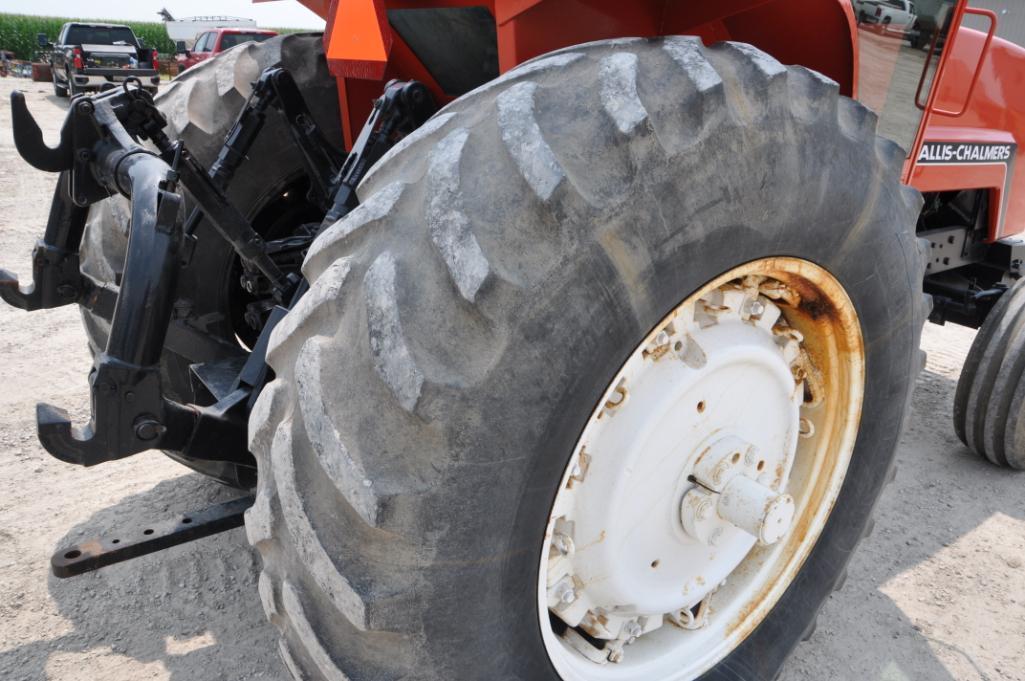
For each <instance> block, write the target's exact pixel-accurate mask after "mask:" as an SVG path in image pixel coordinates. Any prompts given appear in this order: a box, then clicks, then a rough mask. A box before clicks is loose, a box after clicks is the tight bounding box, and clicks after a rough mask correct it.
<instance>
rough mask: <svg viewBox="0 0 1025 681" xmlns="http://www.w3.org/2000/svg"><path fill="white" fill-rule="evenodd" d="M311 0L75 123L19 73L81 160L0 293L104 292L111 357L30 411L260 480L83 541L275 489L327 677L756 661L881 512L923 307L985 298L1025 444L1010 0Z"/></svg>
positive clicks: (91, 444) (292, 627)
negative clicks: (863, 9) (85, 386)
mask: <svg viewBox="0 0 1025 681" xmlns="http://www.w3.org/2000/svg"><path fill="white" fill-rule="evenodd" d="M305 4H306V5H308V6H310V7H317V8H319V9H320V11H321V13H322V16H323V17H324V18H325V19H327V20H328V25H329V26H330V27H331V29H330V30H329V31H328V33H327V34H326V35H325V36H319V35H309V34H306V35H290V36H279V37H277V38H271V39H269V40H266V41H264V42H263V43H260V44H253V43H250V44H247V45H243V46H239V47H237V48H235V50H234V51H232V52H229V53H227V54H223V55H222V56H220V57H215V59H217V60H218V61H216V62H214V64H213V65H212V66H213V67H212V68H197V69H193V70H190V71H187V72H186V73H185V74H183V75H182V76H181V77H180V79H179V80H178V82H177V85H176V87H175V88H173V89H171V90H169V91H168V92H167V93H166V95H165V96H164V97H161V98H160V99H159V101H156V102H155V101H153V100H152V99H151V98H149V97H148V96H147V95H146V93H140V92H138V91H134V90H125V91H123V90H121V89H118V90H114V91H111V92H107V93H103V94H100V95H96V96H93V97H90V98H82V99H80V100H78V101H76V102H75V104H74V106H73V107H72V110H71V111H70V112H69V119H68V121H69V124H68V125H67V126H66V128H65V135H64V136H63V137H62V142H61V145H60V147H58V148H56V149H51V148H48V147H46V146H45V145H44V143H43V141H42V136H41V135H40V133H39V130H38V126H36V125H35V122H34V121H33V120H32V118H31V116H30V114H29V112H28V110H27V108H26V106H25V103H24V98H23V97H19V96H18V95H17V94H16V95H15V96H14V97H13V98H12V120H13V121H14V124H15V131H14V138H15V141H16V142H17V145H18V149H19V151H20V152H21V153H22V155H23V157H24V158H26V159H27V160H28V161H29V162H30V163H32V164H33V165H34V166H36V167H37V168H40V169H43V170H47V171H54V172H56V171H59V172H60V173H61V174H60V176H59V179H58V184H57V190H56V191H55V194H54V205H53V208H52V211H51V214H50V215H51V217H50V223H49V224H48V226H47V229H46V231H45V236H44V239H43V240H42V241H41V242H40V244H39V246H38V247H37V249H36V251H35V253H34V257H33V270H32V277H33V284H34V285H32V286H24V287H22V286H19V283H18V281H17V279H16V278H15V277H14V276H13V275H11V274H9V273H7V272H3V273H2V276H0V296H2V297H3V299H4V300H5V301H7V302H8V303H10V304H12V305H15V306H17V307H21V308H24V309H28V310H35V309H43V308H51V307H57V306H62V305H70V304H78V305H79V306H80V307H81V308H82V313H83V319H84V322H85V328H86V333H87V335H88V338H89V342H90V346H91V348H92V350H93V356H94V366H93V370H92V372H91V373H90V375H89V387H90V390H91V397H92V400H91V405H92V410H93V412H92V413H93V415H92V419H91V421H90V423H89V425H88V426H87V427H81V428H79V427H73V424H72V420H71V418H70V416H69V415H68V413H67V412H65V411H64V410H62V409H59V408H57V407H53V406H49V405H40V406H39V408H38V412H37V420H38V433H39V438H40V441H41V443H42V445H43V447H44V448H45V449H46V450H47V451H48V452H50V453H51V454H52V455H53V456H55V457H56V458H58V459H60V460H62V461H65V462H68V463H73V464H76V465H83V466H93V465H98V464H101V463H104V462H107V461H111V460H116V459H121V458H125V457H128V456H132V455H135V454H137V453H140V452H142V451H146V450H151V449H159V450H163V451H164V452H166V453H167V454H168V455H169V456H171V457H173V458H175V459H176V460H178V461H181V462H182V463H184V464H185V465H187V466H190V467H192V468H193V469H195V470H198V471H201V472H202V473H204V474H206V475H208V476H210V477H212V478H214V479H216V480H219V481H221V482H223V483H225V484H228V485H231V486H234V487H237V488H239V489H240V490H241V491H240V496H239V498H238V499H237V500H236V501H233V502H230V503H228V504H223V505H219V506H216V507H213V508H210V509H200V510H197V512H196V513H189V514H188V515H186V516H178V517H175V518H172V519H168V520H167V521H166V522H164V523H163V524H154V525H146V526H143V527H145V528H147V529H145V531H143V530H142V529H140V530H138V531H135V530H128V529H125V528H121V529H118V530H117V531H116V532H115V531H112V533H111V535H110V536H108V537H101V538H98V539H96V540H95V541H90V542H85V543H83V544H81V545H77V546H70V547H64V548H62V549H61V550H60V551H59V552H58V553H57V554H55V555H54V556H53V558H52V565H53V569H54V572H55V573H56V574H57V575H58V576H61V577H68V576H72V575H75V574H81V573H83V572H87V571H90V570H95V569H98V568H102V567H103V566H105V565H109V564H112V563H115V562H119V561H122V560H126V559H128V558H131V557H133V556H136V555H139V554H141V553H149V552H152V551H156V550H160V549H163V548H167V547H168V546H171V545H174V544H179V543H182V542H185V541H190V540H191V539H195V538H197V537H200V536H208V535H211V534H214V533H216V532H219V531H221V530H224V529H226V528H230V527H237V526H239V525H240V524H242V522H243V509H246V508H247V507H248V510H247V511H244V514H245V517H244V522H245V526H246V531H247V535H248V538H249V541H250V542H251V543H252V545H253V546H254V547H256V549H257V550H258V551H259V553H260V554H261V556H262V564H263V568H262V573H261V575H260V579H259V597H260V599H261V602H262V604H263V608H264V610H265V612H266V613H267V616H268V618H269V619H270V621H271V622H272V623H273V624H274V625H275V627H277V629H278V630H279V631H280V632H281V642H280V648H279V649H280V651H281V655H282V656H283V658H284V660H285V663H286V668H287V669H288V670H289V671H290V673H291V674H292V675H294V676H295V678H297V679H300V678H301V679H314V680H323V679H422V680H424V681H440V680H452V679H458V680H468V681H476V680H478V679H510V680H513V679H528V680H530V681H558V680H561V681H589V680H591V679H604V680H606V681H642V680H643V681H691V680H693V679H697V678H699V677H700V678H701V679H704V680H708V679H713V680H725V679H730V680H736V679H744V680H745V681H768V680H770V679H774V678H776V677H777V675H778V673H779V672H780V670H781V668H782V666H783V664H784V661H785V660H786V658H787V656H788V655H789V654H790V652H791V651H792V650H793V649H794V648H795V646H796V645H797V644H798V643H799V642H800V641H801V640H802V639H804V638H807V637H808V636H811V634H812V632H813V631H814V627H815V620H816V617H817V613H818V611H819V608H820V607H821V605H822V604H823V603H824V602H825V601H826V599H827V598H828V596H829V594H830V592H831V591H832V590H833V589H835V588H838V587H839V586H841V585H842V584H843V583H844V578H845V576H846V569H847V567H846V566H847V564H848V561H849V560H850V558H851V555H852V553H853V551H854V549H855V548H856V546H857V545H858V543H859V541H860V540H861V539H862V538H863V537H864V536H866V535H867V534H868V533H869V532H870V531H871V528H872V526H873V523H872V520H871V517H872V513H873V509H874V508H875V506H876V503H877V501H878V500H879V498H880V494H881V492H882V490H883V488H884V486H885V485H886V484H887V483H888V482H889V481H890V480H892V479H893V476H894V472H895V469H894V455H895V451H896V447H897V443H898V441H899V439H900V435H901V428H902V425H903V424H904V422H905V420H906V413H907V408H908V405H909V403H910V398H911V394H912V391H913V389H914V386H915V380H916V376H917V375H918V372H919V371H920V370H921V369H922V367H923V363H924V358H923V354H922V352H921V351H920V349H919V341H920V333H921V329H922V325H923V324H924V322H925V321H926V318H927V317H928V318H929V319H931V320H932V321H934V322H937V323H945V322H952V323H958V324H963V325H966V326H970V327H975V328H978V327H981V330H980V331H979V334H978V336H977V339H976V341H975V345H974V346H973V349H972V354H971V355H970V356H969V358H968V360H967V362H966V364H965V366H964V368H963V371H962V375H961V379H960V382H959V385H958V390H957V396H956V401H955V429H956V430H957V432H958V434H959V435H960V436H961V438H962V439H963V441H964V442H965V443H966V444H967V445H968V446H969V447H971V448H972V449H973V450H975V452H976V453H978V454H979V455H980V456H983V457H985V458H986V459H988V460H990V461H992V462H993V463H994V464H999V465H1001V466H1009V467H1013V468H1025V323H1023V320H1025V277H1023V275H1025V272H1023V262H1025V239H1023V234H1025V173H1023V172H1014V166H1015V163H1016V158H1017V149H1018V148H1019V147H1020V145H1021V144H1022V143H1023V142H1025V89H1023V88H1021V87H1018V80H1019V79H1020V74H1021V73H1022V71H1023V68H1025V49H1023V48H1021V47H1018V46H1016V45H1013V44H1011V43H1008V42H1006V41H1003V40H1000V39H998V38H995V37H994V33H993V31H995V29H996V21H997V17H996V15H995V14H994V13H992V12H989V11H987V10H977V9H969V8H967V4H966V2H965V0H956V1H955V0H949V2H946V3H945V4H946V6H947V7H948V8H949V9H950V10H951V11H952V13H951V14H950V17H951V18H950V21H943V22H942V23H939V22H937V23H936V25H937V26H942V29H940V30H941V31H944V32H949V35H948V36H934V41H933V42H939V41H942V44H943V49H942V50H940V51H936V50H931V51H930V52H929V53H928V54H926V53H923V52H922V51H921V50H914V49H906V48H905V47H904V46H903V44H901V43H898V42H897V41H894V40H890V39H888V37H886V36H881V35H879V33H878V32H875V31H861V30H856V29H855V22H854V18H855V15H854V13H853V11H852V6H851V4H850V2H848V0H816V1H815V2H804V1H798V0H794V1H783V2H774V3H769V4H766V3H765V2H763V1H762V0H733V1H731V2H728V3H721V2H714V1H712V0H692V1H690V2H678V3H669V4H666V3H630V2H619V3H608V2H602V3H589V2H580V1H579V0H572V1H571V0H530V1H524V0H493V2H491V3H486V4H487V7H481V6H473V7H468V6H467V3H466V2H465V1H464V0H438V1H437V2H433V3H430V7H428V8H424V7H420V6H419V5H418V6H417V7H416V8H413V9H410V5H411V3H409V2H407V1H406V0H373V1H371V0H337V2H331V3H326V2H319V3H312V2H309V3H305ZM901 7H902V11H904V12H905V13H906V14H908V15H909V16H910V15H913V12H914V8H913V7H912V6H910V5H902V6H901ZM968 13H972V14H975V15H978V16H981V17H984V18H985V19H987V20H988V21H989V22H990V24H991V30H990V32H989V33H988V34H984V33H980V32H978V31H975V30H971V29H969V28H966V27H964V26H963V20H964V17H965V16H966V14H968ZM936 14H937V16H941V14H940V13H939V11H938V10H937V13H936ZM385 16H386V17H387V20H384V19H383V17H385ZM873 16H875V14H874V13H873ZM880 16H881V17H882V18H885V16H890V23H896V21H897V19H896V16H895V15H880ZM942 16H945V15H942ZM343 17H344V19H345V22H344V24H343V21H342V18H343ZM902 20H903V19H902ZM638 34H640V35H639V36H638ZM724 38H728V39H729V40H728V41H725V42H723V39H724ZM930 59H931V60H932V61H931V62H930ZM859 60H863V61H864V63H865V64H867V65H870V66H871V74H869V75H870V76H871V78H869V77H864V78H861V77H860V74H863V71H859ZM783 61H785V62H786V63H787V64H791V65H790V66H785V65H784V63H783ZM923 76H929V77H923ZM869 81H871V82H869ZM866 95H870V96H871V97H872V98H873V99H872V100H871V101H873V102H875V101H878V102H880V104H878V106H877V109H878V110H877V111H872V110H870V109H869V108H868V107H867V106H866V105H865V104H864V103H863V101H868V100H862V99H859V98H862V97H865V96H866ZM880 130H885V131H886V134H887V135H888V136H889V137H891V138H893V139H890V138H887V137H883V136H880V135H879V134H878V133H879V131H880ZM250 495H255V496H250Z"/></svg>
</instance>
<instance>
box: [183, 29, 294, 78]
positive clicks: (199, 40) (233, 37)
mask: <svg viewBox="0 0 1025 681" xmlns="http://www.w3.org/2000/svg"><path fill="white" fill-rule="evenodd" d="M276 35H277V32H276V31H264V30H260V29H251V28H245V29H241V28H216V29H213V30H211V31H205V32H203V33H200V34H199V35H198V36H197V37H196V42H195V44H194V46H193V47H192V49H189V48H187V47H186V46H185V43H184V41H179V42H178V43H177V54H176V55H175V61H176V62H177V63H178V73H181V72H182V71H184V70H186V69H188V68H191V67H193V66H195V65H196V64H198V63H200V62H202V61H206V60H207V59H210V58H211V57H213V56H216V55H218V54H220V53H221V52H224V51H225V50H230V49H231V48H233V47H236V46H238V45H241V44H242V43H247V42H250V41H252V42H257V43H262V42H263V41H264V40H267V39H268V38H273V37H274V36H276Z"/></svg>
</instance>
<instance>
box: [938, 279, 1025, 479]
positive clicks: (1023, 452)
mask: <svg viewBox="0 0 1025 681" xmlns="http://www.w3.org/2000/svg"><path fill="white" fill-rule="evenodd" d="M954 429H955V431H956V432H957V436H958V437H959V438H960V439H961V441H962V442H964V443H965V445H967V446H968V448H969V449H971V450H972V451H973V452H975V453H976V454H978V455H979V456H981V457H983V458H984V459H986V460H988V461H990V462H991V463H994V464H996V465H998V466H1009V467H1011V468H1017V469H1019V470H1025V279H1020V280H1019V281H1018V282H1017V283H1016V284H1015V285H1014V286H1012V287H1011V288H1010V290H1008V291H1007V292H1006V293H1005V294H1004V295H1003V296H1002V297H1001V298H1000V300H999V301H998V302H997V304H996V305H994V306H993V309H992V310H991V311H990V313H989V314H988V315H987V316H986V321H985V323H983V325H982V327H981V328H980V329H979V332H978V334H977V335H976V336H975V341H974V342H973V343H972V347H971V350H970V351H969V352H968V357H967V358H966V359H965V363H964V366H963V367H962V369H961V376H960V378H959V379H958V381H957V391H956V392H955V394H954Z"/></svg>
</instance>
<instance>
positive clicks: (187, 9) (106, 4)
mask: <svg viewBox="0 0 1025 681" xmlns="http://www.w3.org/2000/svg"><path fill="white" fill-rule="evenodd" d="M163 7H166V8H167V9H168V11H170V12H171V14H173V15H174V18H175V19H182V18H184V17H191V16H197V15H206V16H209V15H228V16H235V17H246V18H249V19H255V20H256V22H257V23H258V24H259V25H260V26H264V27H274V28H314V29H323V28H324V21H323V20H322V19H321V18H320V17H318V16H317V15H316V14H314V13H313V12H311V11H309V10H308V9H306V8H305V7H303V6H302V5H301V4H299V3H298V2H296V0H278V1H277V2H260V3H255V4H254V3H252V2H250V1H249V0H131V2H125V0H89V1H88V2H84V3H78V2H69V0H32V2H26V1H25V0H0V12H13V13H17V14H41V15H45V16H57V17H72V18H78V17H75V15H74V8H78V9H79V11H83V10H82V8H85V10H86V11H85V14H86V15H87V16H84V17H82V18H86V19H111V20H122V21H161V19H160V17H159V16H157V11H158V10H160V9H161V8H163Z"/></svg>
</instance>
